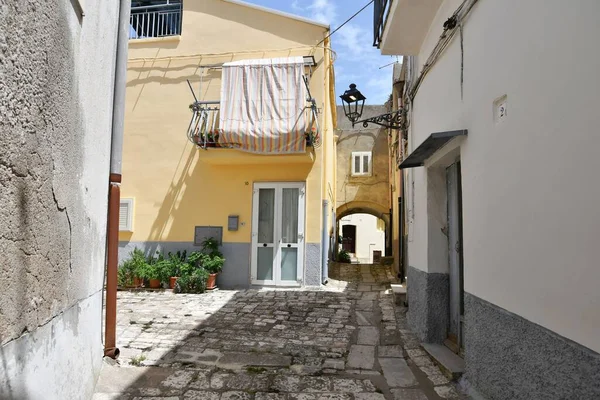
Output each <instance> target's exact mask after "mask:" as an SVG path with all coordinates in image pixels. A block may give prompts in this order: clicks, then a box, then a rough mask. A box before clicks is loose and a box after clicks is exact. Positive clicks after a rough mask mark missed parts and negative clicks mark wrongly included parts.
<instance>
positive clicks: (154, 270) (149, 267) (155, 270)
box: [136, 260, 165, 289]
mask: <svg viewBox="0 0 600 400" xmlns="http://www.w3.org/2000/svg"><path fill="white" fill-rule="evenodd" d="M164 269H165V261H164V260H162V261H157V262H155V263H152V264H149V263H148V262H144V264H142V265H139V266H138V268H137V269H136V273H137V275H138V276H139V277H140V278H144V279H147V280H148V286H149V287H150V288H151V289H158V288H160V282H161V278H164V275H163V274H164Z"/></svg>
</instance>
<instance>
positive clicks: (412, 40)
mask: <svg viewBox="0 0 600 400" xmlns="http://www.w3.org/2000/svg"><path fill="white" fill-rule="evenodd" d="M442 2H443V0H375V7H374V13H373V46H376V47H377V48H378V49H380V50H381V54H384V55H403V56H408V55H418V54H419V51H420V49H421V45H422V44H423V40H424V39H425V37H426V36H427V32H428V31H429V27H430V26H431V23H432V22H433V20H434V18H435V15H436V14H437V11H438V9H439V8H440V5H441V4H442Z"/></svg>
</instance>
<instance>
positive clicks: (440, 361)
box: [421, 343, 465, 380]
mask: <svg viewBox="0 0 600 400" xmlns="http://www.w3.org/2000/svg"><path fill="white" fill-rule="evenodd" d="M421 345H422V346H423V349H425V351H426V352H427V354H429V356H430V357H431V358H432V359H433V361H434V362H435V363H436V364H437V365H438V366H439V367H440V369H441V370H442V372H443V373H444V375H446V377H447V378H448V379H453V380H456V379H458V378H460V377H461V376H462V374H463V373H464V372H465V360H463V359H462V358H461V357H459V356H458V355H457V354H456V353H453V352H452V351H451V350H450V349H449V348H447V347H446V346H444V345H441V344H434V343H422V344H421Z"/></svg>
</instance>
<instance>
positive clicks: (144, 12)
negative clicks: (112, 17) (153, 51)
mask: <svg viewBox="0 0 600 400" xmlns="http://www.w3.org/2000/svg"><path fill="white" fill-rule="evenodd" d="M181 16H182V4H181V0H158V1H157V0H149V1H142V0H140V1H132V2H131V17H130V19H129V23H130V27H129V39H131V40H134V39H136V40H137V39H150V38H161V37H167V36H178V35H181Z"/></svg>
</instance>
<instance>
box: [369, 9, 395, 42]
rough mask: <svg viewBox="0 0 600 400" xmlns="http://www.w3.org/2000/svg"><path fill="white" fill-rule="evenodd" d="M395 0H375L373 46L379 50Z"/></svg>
mask: <svg viewBox="0 0 600 400" xmlns="http://www.w3.org/2000/svg"><path fill="white" fill-rule="evenodd" d="M392 1H393V0H375V2H374V8H373V46H375V47H377V48H379V45H380V44H381V38H382V36H383V31H384V29H385V24H386V22H387V19H388V15H389V13H390V6H391V5H392Z"/></svg>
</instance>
